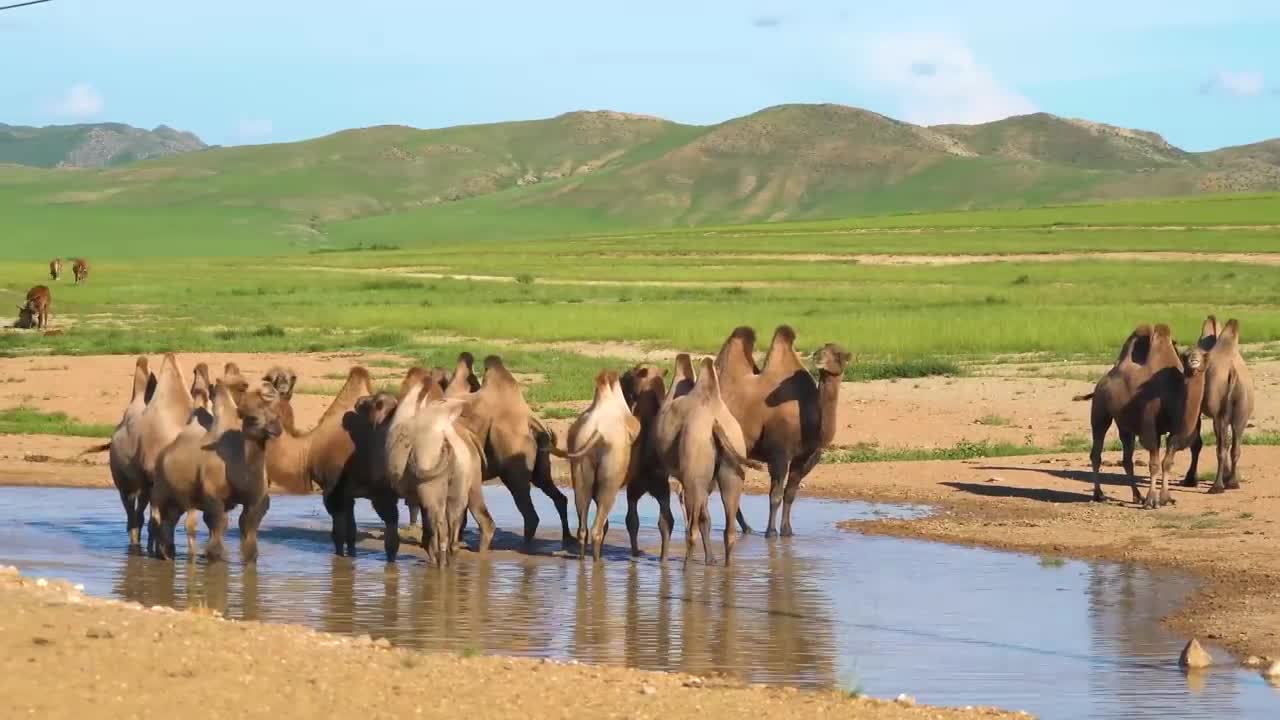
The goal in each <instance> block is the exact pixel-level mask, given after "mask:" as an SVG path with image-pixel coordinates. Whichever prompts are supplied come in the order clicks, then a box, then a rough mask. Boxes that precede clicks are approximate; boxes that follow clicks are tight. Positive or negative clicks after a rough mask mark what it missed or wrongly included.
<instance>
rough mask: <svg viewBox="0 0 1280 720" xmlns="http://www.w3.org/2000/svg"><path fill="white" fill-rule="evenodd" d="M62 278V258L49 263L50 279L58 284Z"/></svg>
mask: <svg viewBox="0 0 1280 720" xmlns="http://www.w3.org/2000/svg"><path fill="white" fill-rule="evenodd" d="M60 277H62V258H54V259H52V260H50V261H49V279H50V280H53V281H54V282H57V280H58V278H60Z"/></svg>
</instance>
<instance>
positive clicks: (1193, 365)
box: [1180, 345, 1207, 378]
mask: <svg viewBox="0 0 1280 720" xmlns="http://www.w3.org/2000/svg"><path fill="white" fill-rule="evenodd" d="M1180 355H1181V358H1182V372H1183V374H1185V375H1186V376H1187V377H1188V378H1193V377H1195V376H1196V375H1198V374H1200V372H1202V371H1203V370H1204V368H1205V365H1206V364H1207V362H1206V358H1205V351H1204V350H1202V349H1201V348H1200V346H1199V345H1193V346H1191V347H1189V348H1187V349H1186V350H1184V351H1183V352H1182V353H1180Z"/></svg>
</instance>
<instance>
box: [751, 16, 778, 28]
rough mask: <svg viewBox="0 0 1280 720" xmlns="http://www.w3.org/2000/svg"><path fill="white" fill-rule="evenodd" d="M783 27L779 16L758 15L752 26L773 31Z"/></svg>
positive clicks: (752, 19) (752, 21)
mask: <svg viewBox="0 0 1280 720" xmlns="http://www.w3.org/2000/svg"><path fill="white" fill-rule="evenodd" d="M781 25H782V18H780V17H778V16H777V15H758V16H756V17H753V18H751V26H752V27H758V28H762V29H765V30H771V29H773V28H776V27H780V26H781Z"/></svg>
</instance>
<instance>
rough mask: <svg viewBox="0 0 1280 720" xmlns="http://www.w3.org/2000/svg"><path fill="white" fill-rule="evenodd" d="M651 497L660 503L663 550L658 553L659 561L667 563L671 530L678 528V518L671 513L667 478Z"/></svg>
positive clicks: (659, 513)
mask: <svg viewBox="0 0 1280 720" xmlns="http://www.w3.org/2000/svg"><path fill="white" fill-rule="evenodd" d="M650 495H653V497H654V499H656V500H657V501H658V535H659V536H661V538H662V549H661V550H660V551H659V552H658V560H660V561H661V562H664V563H665V562H666V561H667V551H668V549H669V547H670V544H671V530H672V528H674V527H675V526H676V517H675V515H674V514H672V512H671V485H669V484H668V483H667V479H666V478H665V477H664V478H663V479H662V486H661V487H655V488H654V489H653V492H651V493H650Z"/></svg>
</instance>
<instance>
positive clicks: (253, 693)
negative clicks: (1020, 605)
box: [0, 569, 1017, 720]
mask: <svg viewBox="0 0 1280 720" xmlns="http://www.w3.org/2000/svg"><path fill="white" fill-rule="evenodd" d="M0 618H3V620H0V698H3V701H2V702H3V706H4V708H5V713H4V714H5V715H6V716H11V717H40V718H46V719H48V720H54V719H57V718H67V719H68V720H71V719H74V718H83V717H138V718H160V717H171V716H172V715H174V714H175V713H177V714H179V715H181V716H182V717H184V718H191V719H192V720H201V719H202V718H210V719H214V718H225V717H243V718H272V719H274V718H279V717H321V716H324V717H330V716H336V717H367V718H396V719H397V720H403V718H408V717H459V716H462V717H468V718H511V717H524V718H570V717H573V718H578V717H584V716H585V717H599V718H623V717H627V718H699V719H700V718H705V717H753V718H766V719H768V718H815V717H816V718H828V717H830V718H837V717H838V718H869V719H873V720H899V719H901V720H911V719H912V718H944V719H951V718H954V719H956V720H966V719H968V718H982V717H1017V715H1015V714H1013V713H1006V712H1003V711H998V710H990V709H969V710H963V709H961V710H950V709H942V708H933V707H923V706H913V705H907V704H905V703H899V702H894V701H883V700H873V699H865V698H852V697H850V696H849V695H848V693H840V692H834V691H828V692H819V691H813V692H808V691H806V692H802V691H797V690H794V689H788V688H763V687H747V686H743V685H741V684H740V683H735V682H732V681H727V680H724V679H718V678H703V677H696V676H689V675H680V674H675V673H658V672H645V671H642V670H633V669H628V668H621V667H603V666H593V665H570V664H561V663H552V662H543V661H538V660H527V659H517V658H503V657H464V656H462V655H454V654H446V653H422V652H416V651H412V650H405V649H399V648H393V647H391V646H389V645H387V644H385V643H384V642H383V641H380V640H372V639H369V638H367V637H366V638H351V637H343V636H339V635H331V634H328V633H321V632H315V631H313V630H309V629H306V628H302V627H297V626H292V625H276V624H268V623H256V622H231V621H226V620H223V619H221V618H219V617H216V616H214V615H212V614H210V613H208V612H178V611H174V610H170V609H167V608H166V609H160V610H156V609H150V610H148V609H144V608H142V607H141V606H139V605H137V604H135V603H124V602H117V601H111V600H103V599H99V598H93V597H89V596H86V595H84V594H83V593H81V592H80V591H77V590H76V589H75V588H74V587H72V586H70V585H68V584H66V583H62V582H56V581H54V582H45V581H42V580H36V579H32V578H23V577H19V576H18V575H17V574H16V572H14V571H12V569H5V570H3V571H0Z"/></svg>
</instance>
